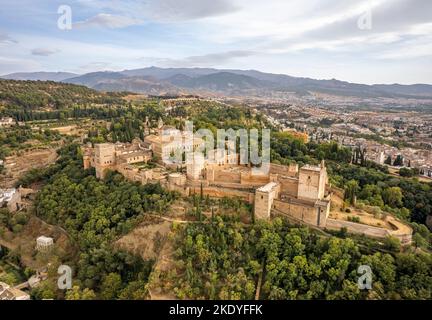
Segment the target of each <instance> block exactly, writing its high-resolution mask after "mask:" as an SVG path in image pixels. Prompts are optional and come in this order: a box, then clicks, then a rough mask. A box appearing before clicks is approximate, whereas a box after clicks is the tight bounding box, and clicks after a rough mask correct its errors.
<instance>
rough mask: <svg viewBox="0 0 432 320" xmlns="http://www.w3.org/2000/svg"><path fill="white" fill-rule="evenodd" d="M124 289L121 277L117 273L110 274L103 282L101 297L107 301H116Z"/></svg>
mask: <svg viewBox="0 0 432 320" xmlns="http://www.w3.org/2000/svg"><path fill="white" fill-rule="evenodd" d="M121 287H122V280H121V276H120V275H119V274H117V273H110V274H108V275H106V276H105V278H104V279H103V280H102V285H101V296H102V298H103V299H105V300H112V299H115V298H116V297H117V295H118V293H119V290H120V289H121Z"/></svg>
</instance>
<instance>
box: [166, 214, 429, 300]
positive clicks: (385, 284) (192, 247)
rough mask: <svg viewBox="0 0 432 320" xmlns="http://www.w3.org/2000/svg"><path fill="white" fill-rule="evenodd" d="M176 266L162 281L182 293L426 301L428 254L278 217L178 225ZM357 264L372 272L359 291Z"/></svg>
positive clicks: (219, 296)
mask: <svg viewBox="0 0 432 320" xmlns="http://www.w3.org/2000/svg"><path fill="white" fill-rule="evenodd" d="M177 228H178V229H179V230H178V231H177V232H176V235H177V236H176V238H175V239H174V243H175V246H176V264H175V269H173V270H171V271H169V272H167V273H166V274H164V277H163V278H162V281H168V282H169V283H172V288H171V289H173V290H174V292H175V293H176V294H177V296H178V297H179V298H181V299H185V298H186V299H254V297H255V294H256V283H257V282H258V278H259V277H260V276H262V288H261V292H260V298H261V299H431V298H432V296H431V295H432V255H431V254H430V253H413V252H410V251H408V252H405V253H398V252H391V251H386V250H383V252H380V251H377V250H376V248H379V247H380V246H379V245H378V244H377V243H376V242H374V241H370V244H369V246H365V245H360V244H358V243H357V242H356V241H354V240H353V239H350V238H345V239H344V238H338V237H327V236H322V235H319V234H316V233H314V232H313V231H311V230H310V229H308V228H304V227H303V228H300V227H295V226H290V225H289V224H288V223H287V222H286V221H284V220H281V219H279V218H277V219H275V220H273V221H272V222H271V223H268V222H260V223H256V224H254V225H251V226H244V225H242V224H240V223H237V224H232V223H226V222H225V221H224V220H223V219H222V218H220V217H215V218H214V219H213V220H212V221H211V222H210V223H207V224H199V225H198V224H191V225H187V226H185V227H182V226H177ZM360 265H369V266H370V267H371V268H372V270H373V276H372V288H373V289H372V290H360V289H359V287H358V284H357V280H358V278H359V276H360V275H361V274H359V273H357V270H358V267H359V266H360Z"/></svg>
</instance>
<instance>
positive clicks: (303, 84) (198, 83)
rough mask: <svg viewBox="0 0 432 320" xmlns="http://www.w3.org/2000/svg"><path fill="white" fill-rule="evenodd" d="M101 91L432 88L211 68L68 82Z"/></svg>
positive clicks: (379, 93)
mask: <svg viewBox="0 0 432 320" xmlns="http://www.w3.org/2000/svg"><path fill="white" fill-rule="evenodd" d="M64 81H65V82H70V83H75V84H82V85H85V86H88V87H91V88H95V89H98V90H115V91H118V90H131V91H135V92H139V93H147V94H155V93H156V92H159V93H178V92H179V91H184V90H187V91H189V92H193V93H199V92H213V93H219V94H225V95H232V94H236V95H244V96H249V95H251V94H252V95H254V94H259V95H261V94H262V93H266V94H269V95H271V94H272V93H274V92H293V93H297V94H299V95H302V94H305V93H308V92H309V93H310V92H318V93H324V94H331V95H336V96H353V97H360V98H377V97H383V98H420V99H424V98H429V99H430V98H432V85H427V84H416V85H400V84H393V85H380V84H377V85H365V84H357V83H350V82H346V81H340V80H336V79H331V80H316V79H310V78H301V77H291V76H288V75H284V74H272V73H264V72H260V71H256V70H233V69H220V70H219V69H211V68H157V67H150V68H142V69H135V70H125V71H122V72H95V73H88V74H85V75H82V76H79V77H74V78H71V79H65V80H64Z"/></svg>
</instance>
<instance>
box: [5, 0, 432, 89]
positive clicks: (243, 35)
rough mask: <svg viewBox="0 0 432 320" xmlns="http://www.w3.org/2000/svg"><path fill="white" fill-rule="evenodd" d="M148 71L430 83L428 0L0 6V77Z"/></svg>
mask: <svg viewBox="0 0 432 320" xmlns="http://www.w3.org/2000/svg"><path fill="white" fill-rule="evenodd" d="M69 12H70V15H68V13H69ZM69 18H70V19H69ZM148 66H158V67H213V68H232V69H247V70H249V69H254V70H260V71H264V72H271V73H282V74H288V75H291V76H299V77H310V78H315V79H333V78H335V79H339V80H345V81H350V82H357V83H367V84H372V83H402V84H413V83H428V84H432V1H430V0H74V1H68V0H60V1H57V0H19V1H17V0H0V74H2V75H3V74H8V73H12V72H34V71H65V72H74V73H79V74H82V73H87V72H93V71H105V70H113V71H120V70H124V69H136V68H144V67H148Z"/></svg>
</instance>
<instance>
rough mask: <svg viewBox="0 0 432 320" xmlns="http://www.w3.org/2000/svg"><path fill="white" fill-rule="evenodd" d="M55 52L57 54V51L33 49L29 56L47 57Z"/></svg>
mask: <svg viewBox="0 0 432 320" xmlns="http://www.w3.org/2000/svg"><path fill="white" fill-rule="evenodd" d="M57 52H59V50H52V49H48V48H35V49H33V50H32V51H31V54H32V55H34V56H43V57H48V56H50V55H52V54H54V53H57Z"/></svg>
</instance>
